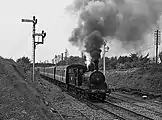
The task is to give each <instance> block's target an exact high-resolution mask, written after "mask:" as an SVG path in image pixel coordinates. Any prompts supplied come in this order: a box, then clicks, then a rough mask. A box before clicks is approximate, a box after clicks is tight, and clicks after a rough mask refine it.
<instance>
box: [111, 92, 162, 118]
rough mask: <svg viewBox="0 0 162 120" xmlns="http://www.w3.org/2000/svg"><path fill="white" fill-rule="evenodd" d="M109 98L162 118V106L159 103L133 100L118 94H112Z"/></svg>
mask: <svg viewBox="0 0 162 120" xmlns="http://www.w3.org/2000/svg"><path fill="white" fill-rule="evenodd" d="M111 97H113V98H114V99H120V101H123V102H128V103H130V104H133V105H135V106H137V107H142V108H145V109H147V110H150V111H153V112H155V113H157V115H158V114H159V116H162V111H161V110H162V104H160V103H155V102H148V101H144V100H140V99H137V98H133V97H130V96H127V95H123V94H120V93H113V94H111Z"/></svg>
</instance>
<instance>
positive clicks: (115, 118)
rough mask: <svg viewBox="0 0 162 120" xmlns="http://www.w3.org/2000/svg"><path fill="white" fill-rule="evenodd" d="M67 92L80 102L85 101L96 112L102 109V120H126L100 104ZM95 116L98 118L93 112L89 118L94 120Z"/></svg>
mask: <svg viewBox="0 0 162 120" xmlns="http://www.w3.org/2000/svg"><path fill="white" fill-rule="evenodd" d="M68 94H69V95H70V96H71V97H73V98H76V99H77V100H79V101H80V102H82V103H85V104H86V105H87V106H88V107H90V108H92V109H93V110H95V111H96V112H101V111H103V112H104V114H105V118H103V120H104V119H105V120H108V119H110V120H126V119H124V118H123V117H121V116H119V115H117V114H115V113H114V112H111V111H110V110H108V109H105V108H103V107H101V106H100V105H97V104H96V103H94V102H91V101H88V100H86V99H84V98H78V97H77V96H76V95H74V94H71V93H68ZM106 115H108V116H109V117H106ZM97 118H98V115H95V114H94V116H93V118H92V117H91V119H90V120H96V119H97Z"/></svg>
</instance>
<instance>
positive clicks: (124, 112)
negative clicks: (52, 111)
mask: <svg viewBox="0 0 162 120" xmlns="http://www.w3.org/2000/svg"><path fill="white" fill-rule="evenodd" d="M68 94H69V95H70V96H72V97H73V98H76V99H77V100H79V101H81V102H82V103H85V104H87V106H89V107H90V108H92V109H93V110H95V111H96V112H99V111H103V112H104V113H105V116H106V115H109V116H110V117H107V118H111V119H113V120H114V119H117V120H160V119H161V117H159V116H155V115H154V118H153V117H150V116H146V115H144V114H142V113H139V112H136V111H134V110H133V109H134V107H133V106H129V107H131V108H125V107H123V106H121V105H119V104H116V103H114V102H110V101H105V102H104V103H101V102H100V103H93V102H91V101H87V100H85V99H83V98H82V99H80V97H78V96H77V95H76V94H71V93H69V92H68ZM73 108H74V109H75V110H76V111H78V112H80V113H81V115H82V117H84V118H85V119H86V120H93V119H94V120H95V118H97V117H98V116H97V115H96V114H94V116H93V118H92V116H91V115H88V114H85V112H84V111H83V110H84V109H80V108H78V107H76V106H73ZM74 117H75V116H74ZM107 118H105V120H106V119H107ZM64 119H65V118H64Z"/></svg>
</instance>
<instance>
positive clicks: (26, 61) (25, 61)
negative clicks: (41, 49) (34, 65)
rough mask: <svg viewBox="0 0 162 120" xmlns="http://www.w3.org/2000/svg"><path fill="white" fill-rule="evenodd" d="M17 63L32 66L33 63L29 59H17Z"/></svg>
mask: <svg viewBox="0 0 162 120" xmlns="http://www.w3.org/2000/svg"><path fill="white" fill-rule="evenodd" d="M16 62H17V63H18V62H23V63H26V64H30V63H31V61H30V59H29V58H28V57H21V58H19V59H17V60H16Z"/></svg>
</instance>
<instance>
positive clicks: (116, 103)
mask: <svg viewBox="0 0 162 120" xmlns="http://www.w3.org/2000/svg"><path fill="white" fill-rule="evenodd" d="M105 103H106V104H107V106H109V107H108V109H112V108H113V107H116V108H118V109H119V110H122V111H125V112H124V113H128V114H127V115H126V116H128V115H132V116H135V118H136V117H137V118H138V117H139V118H138V119H137V120H140V119H142V120H145V119H146V120H161V119H162V113H161V112H159V111H157V112H155V111H152V110H150V109H147V108H144V107H141V106H139V105H135V104H132V103H130V102H129V101H124V100H121V99H120V98H118V97H117V98H114V97H112V96H110V97H109V100H106V101H105ZM110 106H111V107H110ZM112 110H113V109H112ZM117 112H118V111H117ZM121 113H122V112H121ZM124 113H123V115H124ZM135 118H134V119H135Z"/></svg>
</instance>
